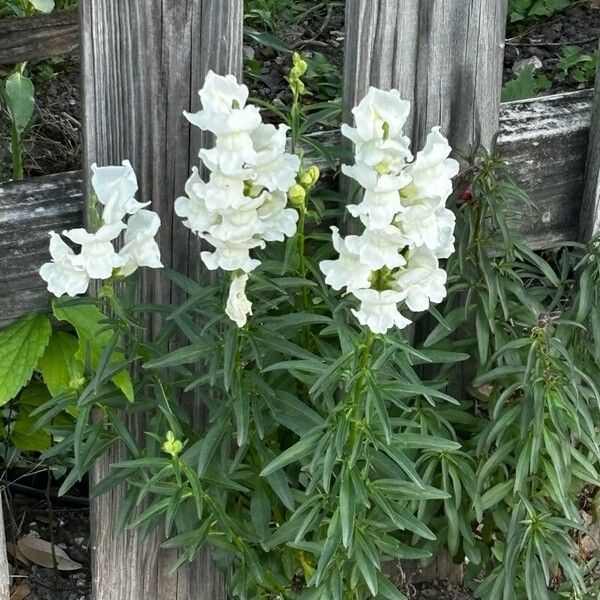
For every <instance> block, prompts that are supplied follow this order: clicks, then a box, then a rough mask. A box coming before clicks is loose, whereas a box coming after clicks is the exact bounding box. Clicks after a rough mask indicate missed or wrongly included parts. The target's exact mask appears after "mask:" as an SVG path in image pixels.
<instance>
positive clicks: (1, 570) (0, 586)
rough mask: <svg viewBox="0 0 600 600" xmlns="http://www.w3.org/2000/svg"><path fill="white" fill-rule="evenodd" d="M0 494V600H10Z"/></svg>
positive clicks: (8, 570)
mask: <svg viewBox="0 0 600 600" xmlns="http://www.w3.org/2000/svg"><path fill="white" fill-rule="evenodd" d="M2 496H3V495H2V494H0V600H10V569H9V567H8V556H7V554H6V535H5V533H4V512H3V511H4V507H3V504H4V503H3V502H2Z"/></svg>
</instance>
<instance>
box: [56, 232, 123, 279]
mask: <svg viewBox="0 0 600 600" xmlns="http://www.w3.org/2000/svg"><path fill="white" fill-rule="evenodd" d="M123 229H126V225H125V224H124V223H121V222H119V223H112V224H110V225H103V226H102V227H100V229H98V231H97V232H96V233H89V232H88V231H86V230H85V229H71V230H70V231H64V232H63V235H64V236H65V237H68V238H69V239H70V240H71V241H72V242H75V243H76V244H79V245H80V246H81V252H80V254H78V255H77V256H76V257H75V258H73V263H74V264H75V265H77V266H80V267H82V268H84V269H85V271H86V272H87V274H88V275H89V277H90V278H91V279H109V278H110V277H111V275H112V272H113V269H118V268H119V267H123V266H124V265H125V263H126V262H127V259H126V258H124V257H122V256H119V255H118V254H117V252H116V251H115V248H114V246H113V244H112V241H113V240H114V239H116V238H117V237H119V234H120V233H121V231H123Z"/></svg>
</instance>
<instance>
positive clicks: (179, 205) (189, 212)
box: [175, 167, 219, 234]
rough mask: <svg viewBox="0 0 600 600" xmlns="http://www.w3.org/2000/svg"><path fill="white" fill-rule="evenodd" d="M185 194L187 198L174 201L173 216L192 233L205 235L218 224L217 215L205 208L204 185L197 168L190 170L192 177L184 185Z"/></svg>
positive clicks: (182, 197) (183, 197)
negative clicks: (181, 221)
mask: <svg viewBox="0 0 600 600" xmlns="http://www.w3.org/2000/svg"><path fill="white" fill-rule="evenodd" d="M185 193H186V194H187V196H181V197H180V198H177V200H175V214H177V216H179V217H181V218H182V219H184V221H183V224H184V225H185V226H186V227H188V228H189V229H191V230H192V231H193V232H194V233H200V234H203V233H206V232H207V231H208V230H209V229H210V228H211V227H212V226H213V225H216V224H217V223H218V222H219V215H217V214H216V213H214V212H211V211H210V210H208V207H207V206H206V183H204V181H202V179H200V174H199V173H198V168H197V167H194V168H193V169H192V176H191V177H190V178H189V179H188V180H187V183H186V184H185Z"/></svg>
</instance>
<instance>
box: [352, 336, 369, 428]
mask: <svg viewBox="0 0 600 600" xmlns="http://www.w3.org/2000/svg"><path fill="white" fill-rule="evenodd" d="M373 339H374V337H373V332H372V331H370V330H369V331H368V332H367V335H366V337H365V341H364V342H363V344H362V350H361V353H360V359H359V362H358V372H359V375H358V377H357V379H356V384H355V386H354V394H353V396H352V416H353V417H357V416H358V413H359V411H360V407H361V399H362V395H363V393H364V391H365V383H366V381H367V377H368V375H369V368H370V366H371V349H372V348H373Z"/></svg>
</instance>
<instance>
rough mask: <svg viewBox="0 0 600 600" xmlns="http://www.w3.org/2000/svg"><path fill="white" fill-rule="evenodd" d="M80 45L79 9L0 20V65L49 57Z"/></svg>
mask: <svg viewBox="0 0 600 600" xmlns="http://www.w3.org/2000/svg"><path fill="white" fill-rule="evenodd" d="M78 45H79V22H78V16H77V11H76V10H67V11H56V12H53V13H51V14H49V15H43V16H41V17H33V18H28V19H6V20H0V65H5V64H14V63H19V62H25V61H28V60H37V59H41V58H48V57H49V56H54V55H56V54H64V53H66V52H71V51H73V50H75V49H76V48H77V46H78Z"/></svg>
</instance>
